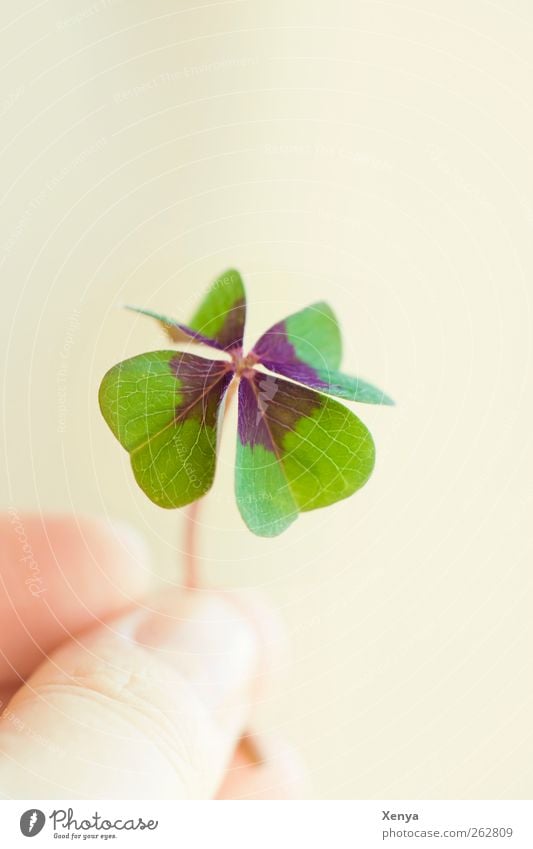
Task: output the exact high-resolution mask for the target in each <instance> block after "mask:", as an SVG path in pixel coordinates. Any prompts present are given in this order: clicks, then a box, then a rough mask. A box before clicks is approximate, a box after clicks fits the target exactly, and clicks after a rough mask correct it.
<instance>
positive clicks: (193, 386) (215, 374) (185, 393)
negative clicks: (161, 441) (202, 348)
mask: <svg viewBox="0 0 533 849" xmlns="http://www.w3.org/2000/svg"><path fill="white" fill-rule="evenodd" d="M169 368H170V371H171V372H172V374H173V375H174V376H175V377H176V378H177V380H178V381H179V392H180V395H181V401H180V403H179V404H178V406H177V407H176V419H182V418H184V417H190V418H196V419H199V420H200V421H202V422H205V423H206V424H213V423H214V421H215V419H216V414H217V410H218V407H219V404H220V401H221V399H222V396H223V395H224V393H225V391H226V389H227V388H228V386H229V384H230V382H231V380H232V378H233V375H234V369H233V367H232V365H231V363H227V362H222V361H220V360H208V359H206V358H204V357H197V356H196V355H195V354H188V353H183V352H178V353H176V355H175V356H174V357H172V359H171V360H170V362H169Z"/></svg>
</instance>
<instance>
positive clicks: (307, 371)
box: [261, 360, 330, 390]
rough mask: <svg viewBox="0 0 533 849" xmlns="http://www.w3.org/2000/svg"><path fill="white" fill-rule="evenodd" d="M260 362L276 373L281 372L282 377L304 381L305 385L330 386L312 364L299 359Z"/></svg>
mask: <svg viewBox="0 0 533 849" xmlns="http://www.w3.org/2000/svg"><path fill="white" fill-rule="evenodd" d="M261 364H262V365H264V367H265V368H267V369H269V370H270V371H275V372H278V374H282V375H283V376H284V377H288V378H290V379H291V380H296V381H298V382H299V383H305V385H306V386H311V387H312V388H313V389H319V390H320V389H328V388H329V386H330V384H329V383H328V381H326V380H323V379H322V378H321V377H320V376H319V374H318V372H317V371H316V370H315V369H314V368H313V367H312V366H308V365H307V364H306V363H302V362H301V361H298V362H296V363H285V362H282V363H280V362H271V361H270V360H261Z"/></svg>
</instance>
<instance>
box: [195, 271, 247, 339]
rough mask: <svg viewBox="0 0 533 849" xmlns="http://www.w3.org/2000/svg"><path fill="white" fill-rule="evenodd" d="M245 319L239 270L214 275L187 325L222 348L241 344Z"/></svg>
mask: <svg viewBox="0 0 533 849" xmlns="http://www.w3.org/2000/svg"><path fill="white" fill-rule="evenodd" d="M245 320H246V296H245V292H244V284H243V282H242V279H241V275H240V274H239V272H238V271H234V270H233V269H230V270H229V271H226V272H225V273H224V274H221V275H220V277H217V279H216V280H215V282H214V283H213V284H212V286H211V288H210V289H209V291H208V293H207V295H206V296H205V298H204V299H203V301H202V303H201V304H200V306H199V307H198V309H197V310H196V312H195V313H194V315H193V317H192V319H191V321H190V322H189V327H191V328H192V329H193V330H197V331H198V332H199V333H201V334H202V335H203V336H207V337H209V338H211V339H214V340H215V341H216V342H217V343H218V344H219V346H220V347H221V348H223V349H224V350H230V349H231V348H235V347H237V348H238V347H242V344H243V336H244V324H245Z"/></svg>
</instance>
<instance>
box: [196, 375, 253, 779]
mask: <svg viewBox="0 0 533 849" xmlns="http://www.w3.org/2000/svg"><path fill="white" fill-rule="evenodd" d="M237 386H238V380H233V381H232V382H231V383H230V385H229V388H228V391H227V393H226V402H225V407H224V413H223V416H222V421H221V423H220V427H222V425H223V424H224V422H225V420H226V418H227V415H228V410H229V407H230V404H231V401H232V399H233V396H234V395H235V390H236V389H237ZM201 500H202V499H198V501H193V503H192V504H190V505H189V509H188V510H187V513H186V516H185V539H184V560H185V564H184V566H185V577H184V584H185V589H186V590H197V589H199V587H200V576H199V571H200V570H199V557H198V535H197V529H198V515H199V513H200V504H201ZM238 748H239V749H240V751H241V753H242V754H243V755H244V758H245V760H246V761H247V762H248V763H249V764H250V765H252V766H258V765H259V764H261V763H262V760H263V758H262V753H261V749H260V747H259V745H258V743H257V741H256V739H255V737H254V735H253V734H251V733H250V732H247V733H245V734H243V735H242V737H241V739H240V741H239V744H238Z"/></svg>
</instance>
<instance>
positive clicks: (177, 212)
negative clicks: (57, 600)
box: [0, 0, 533, 798]
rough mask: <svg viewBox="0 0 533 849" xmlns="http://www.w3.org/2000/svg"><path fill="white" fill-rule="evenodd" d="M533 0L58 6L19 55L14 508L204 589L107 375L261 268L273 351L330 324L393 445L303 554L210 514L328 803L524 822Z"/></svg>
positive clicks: (283, 712) (7, 24) (258, 282)
mask: <svg viewBox="0 0 533 849" xmlns="http://www.w3.org/2000/svg"><path fill="white" fill-rule="evenodd" d="M532 26H533V9H532V8H531V4H530V3H528V2H526V0H502V2H500V3H497V4H495V3H489V2H488V0H487V2H482V0H469V2H468V3H465V2H463V0H451V1H450V2H446V3H444V2H436V0H429V2H418V3H415V4H404V3H402V2H380V1H379V0H370V2H358V0H356V2H348V0H344V2H343V0H328V2H308V0H306V2H304V0H289V2H284V0H270V2H269V3H262V2H259V0H241V1H240V2H239V0H234V1H233V2H213V3H200V2H198V3H193V2H189V3H185V2H181V0H179V1H178V2H164V0H151V2H148V0H138V1H137V2H124V1H123V2H120V0H116V2H114V1H113V0H101V1H99V0H95V2H92V3H91V0H76V2H72V1H71V2H69V1H68V0H49V2H44V3H37V2H35V3H29V2H25V3H22V4H14V5H13V4H12V5H11V7H9V8H8V7H6V8H5V10H4V21H3V23H2V31H1V33H0V56H1V64H2V66H3V72H2V78H1V98H0V115H1V116H2V127H3V131H2V135H1V139H0V142H1V154H0V156H1V160H0V161H1V169H2V187H1V194H2V198H1V206H0V214H1V230H0V265H1V281H2V283H1V285H2V309H1V312H0V364H1V366H0V367H1V369H2V386H3V388H4V390H5V394H4V396H3V402H2V403H3V406H2V413H3V425H2V435H3V443H4V450H5V454H4V455H3V459H2V467H3V470H2V473H1V475H0V480H1V491H0V498H1V505H2V507H3V508H8V507H9V506H11V505H16V506H17V507H19V508H34V509H37V510H76V511H84V512H96V513H105V514H110V515H114V516H118V517H121V518H123V519H127V520H129V521H131V522H133V523H134V524H135V525H136V526H137V527H139V529H141V530H142V532H143V533H144V534H145V535H146V536H147V537H148V538H149V540H150V544H151V547H152V549H153V552H154V559H155V562H156V568H157V569H158V571H159V572H160V574H161V575H162V576H163V577H164V578H165V579H166V580H171V581H172V580H177V581H179V575H177V574H176V571H175V570H176V566H175V564H176V562H177V560H178V558H179V551H178V552H176V546H177V545H178V546H179V539H180V536H179V531H180V528H179V524H180V523H181V522H182V516H181V514H179V513H168V512H166V511H159V510H158V509H157V508H156V507H154V506H153V505H152V504H151V503H150V502H149V501H148V500H147V499H146V498H145V497H144V496H143V495H142V493H141V492H140V491H138V490H137V489H136V487H135V485H134V482H133V478H132V475H131V473H130V469H129V463H128V459H127V455H126V454H125V452H123V451H122V450H121V449H120V448H119V446H118V445H117V444H116V443H115V441H114V439H113V437H112V436H111V434H110V433H109V431H108V430H107V428H106V426H105V424H104V423H103V421H102V420H101V418H100V416H99V412H98V409H97V403H96V394H97V388H98V384H99V381H100V379H101V377H102V375H103V373H104V371H105V370H106V369H107V368H108V367H109V366H110V365H112V364H113V363H114V362H116V361H117V360H119V359H122V358H124V357H125V356H127V355H132V354H134V353H139V352H141V351H144V350H147V349H155V348H157V347H165V343H164V342H163V340H162V337H161V336H160V335H159V333H158V331H157V330H156V328H155V327H153V326H152V325H151V324H150V322H149V321H147V320H144V319H142V318H140V317H139V318H138V317H135V316H133V315H131V314H127V313H126V312H123V311H121V310H120V309H119V308H118V307H119V306H120V304H122V303H124V302H130V303H135V304H139V305H141V306H145V307H150V308H152V309H158V310H160V311H167V312H169V313H170V314H172V315H175V316H176V317H179V318H182V319H186V318H187V317H188V316H189V315H190V312H191V310H192V308H193V307H194V306H195V304H196V302H197V299H198V297H199V296H200V294H201V293H202V291H203V290H204V288H205V286H206V285H207V284H208V283H209V281H210V280H211V279H212V278H213V277H214V276H216V275H217V274H218V273H219V272H221V271H223V270H224V269H225V268H226V267H227V266H230V265H234V266H236V267H237V268H239V269H240V270H241V272H242V274H243V276H244V278H245V281H246V284H247V289H248V296H249V302H250V308H249V325H248V329H249V341H253V338H254V337H255V336H256V335H257V334H258V333H259V332H261V330H263V329H265V328H266V327H268V326H269V325H270V324H271V323H273V322H274V321H275V320H277V319H279V318H281V317H283V316H284V315H285V314H287V313H289V312H291V311H294V310H296V309H298V308H300V307H302V306H304V305H306V304H308V303H310V302H312V301H313V300H316V299H318V298H323V297H327V299H328V300H329V301H330V303H331V304H332V305H333V307H334V308H335V309H336V311H337V312H338V314H339V315H340V317H341V319H342V325H343V330H344V334H345V339H346V353H345V363H344V365H345V369H346V370H347V371H352V372H355V373H359V374H360V375H361V376H363V377H366V378H368V379H370V380H372V381H373V382H375V383H377V384H378V385H379V386H382V387H383V388H384V389H385V390H386V391H387V392H388V393H390V394H391V395H393V396H394V397H395V398H396V399H397V401H398V406H397V407H396V408H393V409H387V408H384V409H376V408H374V409H373V408H370V407H368V408H363V407H360V408H359V410H358V412H359V413H360V415H361V416H362V418H363V419H364V421H365V422H366V423H367V424H368V425H369V426H370V427H371V429H372V431H373V433H374V436H375V439H376V442H377V447H378V463H377V468H376V472H375V474H374V476H373V478H372V480H371V482H370V483H369V484H368V486H367V487H366V488H365V489H363V490H362V491H361V492H360V493H358V494H357V495H356V496H354V497H353V498H352V499H351V500H349V501H347V502H344V503H342V504H341V505H339V506H337V507H335V508H331V509H329V510H327V511H325V512H317V513H314V514H310V515H307V516H304V517H302V518H300V520H299V521H298V522H297V523H296V524H295V525H294V526H293V527H292V528H291V529H290V530H289V531H288V532H287V533H286V534H285V535H283V536H281V537H279V538H277V539H274V540H270V541H269V540H262V539H256V538H254V537H252V535H251V534H249V533H248V532H247V531H246V530H245V528H244V526H243V524H242V522H241V520H240V518H239V515H238V513H237V510H236V507H235V504H234V501H233V497H232V464H233V448H234V431H233V428H231V427H229V428H228V430H227V432H226V435H225V437H224V440H223V442H224V445H223V451H222V457H221V461H220V464H219V469H218V475H217V480H216V484H215V488H214V490H213V492H212V493H211V495H210V496H209V497H208V499H207V500H206V502H205V505H204V506H205V512H204V519H203V524H204V527H203V540H202V552H203V556H204V563H205V574H206V579H207V578H208V579H209V580H210V581H211V582H213V583H216V584H219V585H224V586H228V587H236V586H242V585H244V586H250V587H257V588H260V589H261V590H262V591H263V592H264V593H266V594H267V596H269V597H270V598H271V600H272V601H273V603H274V604H275V605H276V606H277V607H278V608H279V609H280V612H281V615H282V616H283V618H284V620H285V622H286V624H287V628H288V630H289V633H290V639H291V644H292V667H291V670H290V673H287V675H286V677H285V681H284V683H283V685H282V686H281V687H280V689H279V691H278V693H277V694H275V695H274V696H273V697H272V698H271V699H270V700H268V701H267V702H266V703H265V704H263V705H262V708H261V718H260V724H261V726H262V727H263V728H264V729H266V730H276V731H280V732H281V733H283V734H285V735H287V736H288V737H289V738H290V739H291V740H292V741H293V742H294V743H295V744H296V745H297V746H298V748H299V749H300V751H301V752H302V753H303V755H304V757H305V759H306V761H307V763H308V766H309V768H310V771H311V774H312V778H313V784H314V790H313V792H314V794H315V795H316V797H317V798H369V797H377V798H379V797H383V798H387V797H388V798H433V797H436V798H439V797H440V798H455V797H458V798H461V797H464V798H478V797H479V798H483V797H485V798H494V797H505V798H513V797H516V798H523V797H528V796H530V794H531V792H532V791H533V775H532V770H533V767H532V755H533V744H532V730H533V729H532V723H531V716H532V712H533V710H532V709H533V684H532V674H531V649H532V644H531V555H532V544H531V543H532V534H531V509H532V506H533V496H532V491H531V479H532V478H531V475H532V471H533V469H532V442H531V432H532V426H531V415H532V413H533V405H532V403H531V390H532V388H533V387H532V380H531V358H530V355H531V350H530V349H531V296H530V293H531V272H532V255H531V249H530V246H531V240H532V233H533V201H532V192H531V188H532V186H531V171H530V170H529V162H528V158H529V154H530V151H531V144H532V141H533V138H532V135H533V134H532V126H533V124H532V121H531V105H532V104H531V52H532V51H531V48H532V44H533V36H532Z"/></svg>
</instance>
